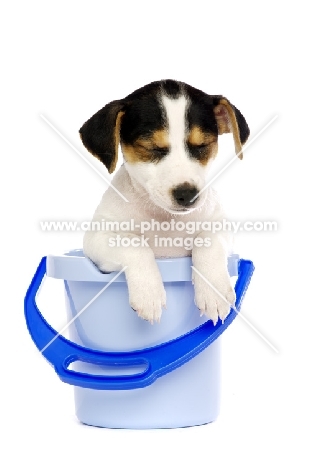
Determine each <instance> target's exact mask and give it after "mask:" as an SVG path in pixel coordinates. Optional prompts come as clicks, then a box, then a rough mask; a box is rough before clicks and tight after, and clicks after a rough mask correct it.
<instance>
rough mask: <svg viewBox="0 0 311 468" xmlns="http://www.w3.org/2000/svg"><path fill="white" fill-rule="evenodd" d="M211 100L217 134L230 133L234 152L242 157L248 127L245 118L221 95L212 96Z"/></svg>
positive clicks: (247, 135)
mask: <svg viewBox="0 0 311 468" xmlns="http://www.w3.org/2000/svg"><path fill="white" fill-rule="evenodd" d="M213 101H214V114H215V117H216V122H217V127H218V133H219V135H221V134H222V133H232V134H233V140H234V146H235V153H236V155H237V156H239V158H240V159H243V153H242V145H244V143H246V141H247V138H248V137H249V128H248V125H247V122H246V120H245V118H244V117H243V115H242V114H241V112H240V111H239V109H237V108H236V107H235V106H233V105H232V104H231V103H230V102H229V101H228V99H226V98H224V97H223V96H213Z"/></svg>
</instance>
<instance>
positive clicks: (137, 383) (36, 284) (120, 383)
mask: <svg viewBox="0 0 311 468" xmlns="http://www.w3.org/2000/svg"><path fill="white" fill-rule="evenodd" d="M77 252H78V251H77ZM63 257H66V256H62V258H63ZM73 257H74V258H78V260H74V262H76V261H80V262H81V260H82V261H84V260H86V262H85V261H84V263H85V264H88V262H89V260H88V259H84V258H80V257H79V255H76V256H73ZM57 258H60V257H57ZM67 260H68V259H67ZM172 260H173V261H172V262H171V263H172V265H173V264H174V261H175V260H177V262H178V261H183V259H172ZM57 261H58V260H56V261H55V258H54V260H51V261H50V269H51V270H53V268H54V274H55V275H56V277H64V276H66V275H69V276H70V275H73V276H71V277H70V278H69V279H71V280H73V281H78V280H77V276H74V274H73V273H72V271H74V270H76V271H77V268H76V266H75V267H74V268H73V270H72V269H70V271H71V273H70V272H69V270H68V271H67V272H66V274H65V275H64V274H63V273H61V269H60V268H59V267H58V266H57V265H56V264H57ZM70 261H71V260H69V262H70ZM159 262H160V263H161V262H162V266H163V265H165V263H166V264H167V263H170V261H167V260H163V261H161V260H160V261H159ZM232 262H233V263H234V262H235V264H236V265H238V279H237V282H236V286H235V291H236V297H237V299H236V305H235V307H236V309H237V310H239V309H240V307H241V303H242V300H243V297H244V294H245V292H246V290H247V287H248V285H249V282H250V280H251V276H252V273H253V271H254V266H253V263H252V262H251V261H249V260H239V261H237V257H236V256H235V257H234V258H233V260H232ZM158 264H159V263H158ZM55 265H56V266H55ZM46 267H47V262H46V257H43V258H42V260H41V262H40V264H39V266H38V269H37V271H36V273H35V275H34V278H33V280H32V282H31V284H30V286H29V289H28V291H27V294H26V297H25V317H26V322H27V326H28V330H29V333H30V335H31V337H32V339H33V341H34V343H35V344H36V346H37V348H38V349H39V350H40V351H41V350H43V351H42V354H43V356H44V357H45V358H46V359H47V360H48V361H49V362H50V363H51V364H52V365H53V366H54V368H55V371H56V373H57V374H58V375H59V377H60V379H61V380H62V381H63V382H66V383H68V384H71V385H75V386H78V387H83V388H86V389H95V390H131V389H141V388H143V387H146V386H149V385H150V384H152V383H154V382H155V381H156V379H158V378H159V377H161V376H164V375H165V374H168V373H170V372H171V371H173V370H174V369H177V368H179V367H180V366H182V365H183V364H185V363H187V362H188V361H190V360H192V359H193V358H194V357H195V356H198V354H200V353H201V352H202V351H203V350H205V349H206V348H207V347H209V346H210V345H211V344H212V343H213V342H214V341H215V340H216V339H217V338H218V337H219V336H220V335H221V334H222V333H223V331H224V330H225V329H226V328H227V327H228V326H229V325H230V323H231V322H232V321H233V320H234V318H235V317H236V312H235V311H234V310H233V309H231V311H230V313H229V315H228V316H227V318H226V320H225V321H224V323H221V321H220V320H219V321H218V323H217V324H216V325H215V326H214V325H213V323H212V322H211V321H208V322H205V323H203V324H202V325H200V326H199V327H197V328H196V329H194V330H191V331H190V332H188V333H185V334H184V335H182V336H179V337H177V338H175V339H172V340H169V341H167V342H164V343H162V344H159V345H156V346H153V347H149V348H146V349H139V350H135V351H128V352H105V351H101V350H95V349H90V348H86V347H83V346H80V345H79V344H76V343H73V342H72V341H69V340H67V339H66V338H64V337H63V336H60V335H58V334H57V332H56V331H55V330H54V329H53V328H52V327H51V326H50V325H49V324H48V323H47V322H46V320H45V319H44V318H43V316H42V315H41V313H40V311H39V309H38V307H37V305H36V294H37V292H38V290H39V288H40V285H41V282H42V280H43V278H44V276H45V274H46ZM89 267H90V274H91V275H92V274H94V275H95V276H96V275H97V273H98V275H100V276H98V277H96V279H94V276H93V277H92V279H89V280H88V279H87V278H86V279H85V275H84V277H83V280H85V281H92V282H94V281H100V279H99V278H101V281H103V278H104V277H105V281H107V280H108V281H110V279H111V278H112V277H113V276H115V275H116V273H111V274H107V275H106V274H104V275H103V274H102V273H100V272H96V271H95V272H94V271H93V272H92V269H93V270H95V269H94V266H93V265H92V264H91V262H90V263H89V266H87V268H89ZM57 268H58V270H57ZM163 268H164V270H165V267H163ZM230 268H231V267H230V259H229V270H230ZM160 270H161V266H160ZM164 270H163V271H164ZM169 270H170V268H168V270H167V271H169ZM173 270H174V268H173ZM173 270H172V271H173ZM190 270H191V269H190ZM176 271H178V269H177V270H176V268H175V276H176ZM232 271H234V267H233V266H232ZM57 272H58V273H57ZM50 273H51V272H50ZM161 273H162V272H161ZM51 274H52V273H51ZM77 274H78V273H77ZM165 274H168V273H165ZM170 274H171V273H170ZM58 275H59V276H58ZM78 277H79V276H78ZM119 278H121V275H120V277H119ZM177 278H178V274H177ZM67 279H68V278H67ZM80 279H82V277H81V278H80ZM188 279H189V278H188ZM165 280H166V281H171V277H170V276H168V277H166V279H165ZM123 281H124V279H123ZM177 281H178V280H177ZM180 281H186V279H185V278H184V277H183V276H181V277H180ZM76 361H82V362H84V363H88V364H90V365H91V364H95V365H98V366H108V367H110V368H114V369H116V370H117V369H119V368H123V369H124V368H132V367H134V368H135V367H136V366H138V367H139V368H140V369H141V368H142V370H141V371H140V372H138V373H136V374H126V373H124V374H122V375H94V374H88V373H86V372H77V371H74V370H71V369H68V367H69V365H70V364H71V363H74V362H76Z"/></svg>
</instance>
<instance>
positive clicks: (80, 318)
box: [47, 251, 221, 429]
mask: <svg viewBox="0 0 311 468" xmlns="http://www.w3.org/2000/svg"><path fill="white" fill-rule="evenodd" d="M70 256H71V257H73V256H77V257H79V256H80V257H82V256H83V254H82V252H81V251H75V252H71V253H69V254H68V255H67V257H68V258H67V261H68V260H69V257H70ZM83 260H84V261H85V264H84V265H83V264H82V263H80V265H81V267H80V268H82V267H84V270H85V271H84V272H83V271H81V272H78V271H77V266H73V267H72V272H68V271H65V269H64V268H63V270H62V266H61V264H60V260H59V259H58V260H57V259H55V258H54V259H53V258H52V259H51V258H50V259H49V262H48V265H49V268H48V270H47V272H48V275H49V276H54V277H63V279H64V283H65V293H66V294H65V296H66V308H67V314H68V321H72V320H73V319H74V321H72V324H71V325H70V328H69V332H70V339H71V340H72V341H74V342H75V343H78V344H79V345H82V346H84V347H86V348H91V349H95V350H99V351H116V352H119V351H133V350H138V349H144V348H149V347H152V346H156V345H159V344H161V343H164V342H167V341H170V340H173V339H175V338H177V337H179V336H181V335H184V334H185V333H187V332H189V331H191V330H193V329H195V328H197V327H199V326H200V325H202V323H204V322H205V321H206V317H200V313H199V310H198V309H197V307H196V306H195V304H194V289H193V285H192V281H191V258H190V257H185V258H177V259H163V260H158V261H157V263H158V266H159V269H160V272H161V274H162V279H163V282H164V286H165V290H166V295H167V309H165V310H164V311H163V314H162V318H161V321H160V323H155V324H153V325H152V324H150V323H149V322H147V321H144V320H142V319H141V318H139V317H138V316H137V314H136V312H134V311H133V310H132V309H131V307H130V305H129V302H128V289H127V284H126V279H125V276H124V274H122V275H120V276H119V277H118V278H117V280H116V281H114V282H112V283H111V284H110V285H109V286H108V283H109V282H110V281H111V279H112V278H113V277H114V275H115V273H114V274H113V273H110V274H104V273H101V272H98V270H97V269H96V267H95V266H94V265H93V264H92V263H91V262H90V261H89V260H88V259H86V258H84V259H83ZM57 261H58V263H57ZM63 262H66V256H64V259H63ZM76 265H78V263H77V264H76ZM90 269H94V270H95V273H96V275H95V276H94V275H93V276H92V275H89V272H90ZM93 273H94V272H93ZM66 277H67V278H66ZM103 289H104V290H103ZM101 291H102V293H101ZM96 296H97V297H96ZM94 297H96V299H95V300H93V298H94ZM92 300H93V302H92ZM88 304H89V305H88ZM86 306H87V307H86ZM81 311H82V312H81ZM220 353H221V346H220V338H218V339H217V340H215V341H214V342H213V343H212V344H211V345H210V346H208V347H207V348H206V349H205V350H204V351H202V352H201V353H200V354H199V355H198V356H196V357H195V358H193V359H191V360H190V361H189V362H187V363H185V364H184V365H182V366H181V367H179V368H178V369H175V370H174V371H172V372H170V373H168V374H166V375H164V376H163V377H161V378H159V379H157V380H156V381H155V382H154V383H152V384H151V385H149V386H147V387H144V388H137V389H131V390H93V389H89V388H82V387H75V405H76V415H77V417H78V419H79V420H80V421H81V422H83V423H85V424H89V425H94V426H101V427H110V428H137V429H139V428H173V427H183V426H193V425H199V424H205V423H209V422H211V421H214V420H215V419H216V418H217V415H218V413H219V408H220V377H221V375H220V374H221V364H220ZM140 367H142V366H132V367H128V366H127V367H126V368H122V367H120V366H98V365H94V364H89V363H86V362H81V361H80V362H79V361H78V362H75V363H74V364H72V369H73V370H75V371H79V372H83V373H87V374H99V375H120V374H122V375H124V374H136V373H139V372H141V371H143V369H142V368H140Z"/></svg>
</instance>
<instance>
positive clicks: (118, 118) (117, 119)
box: [109, 111, 125, 174]
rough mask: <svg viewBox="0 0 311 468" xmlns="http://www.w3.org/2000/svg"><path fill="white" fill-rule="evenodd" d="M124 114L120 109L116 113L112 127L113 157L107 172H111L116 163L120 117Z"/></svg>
mask: <svg viewBox="0 0 311 468" xmlns="http://www.w3.org/2000/svg"><path fill="white" fill-rule="evenodd" d="M124 114H125V112H123V111H120V112H119V113H118V115H117V118H116V124H115V127H114V145H115V150H114V159H113V161H112V164H111V166H110V168H109V174H111V173H112V172H113V171H114V170H115V168H116V165H117V161H118V151H119V143H120V125H121V119H122V117H123V115H124Z"/></svg>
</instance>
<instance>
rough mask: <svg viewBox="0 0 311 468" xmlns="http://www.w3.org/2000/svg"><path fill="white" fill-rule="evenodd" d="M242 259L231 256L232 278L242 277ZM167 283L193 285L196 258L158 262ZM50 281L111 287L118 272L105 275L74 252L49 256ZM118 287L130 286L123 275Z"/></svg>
mask: <svg viewBox="0 0 311 468" xmlns="http://www.w3.org/2000/svg"><path fill="white" fill-rule="evenodd" d="M239 259H240V257H239V255H238V254H235V253H233V254H231V255H229V256H228V272H229V275H230V276H237V275H238V264H239ZM156 262H157V265H158V268H159V270H160V273H161V276H162V280H163V282H176V281H177V282H179V281H192V269H191V265H192V258H191V256H187V257H174V258H172V257H168V258H156ZM46 274H47V276H48V277H51V278H56V279H63V280H67V281H87V282H89V281H93V282H102V283H108V282H109V281H111V280H112V279H113V278H114V277H115V276H116V272H115V271H114V272H109V273H103V272H101V271H100V270H99V269H98V267H97V266H96V265H95V264H94V263H93V262H92V261H91V260H90V259H89V258H87V257H86V256H85V255H84V253H83V249H73V250H69V251H68V252H65V253H64V254H61V255H48V256H47V264H46ZM115 282H116V283H124V282H126V278H125V274H124V273H122V274H121V275H119V276H118V277H117V278H116V279H115Z"/></svg>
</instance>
